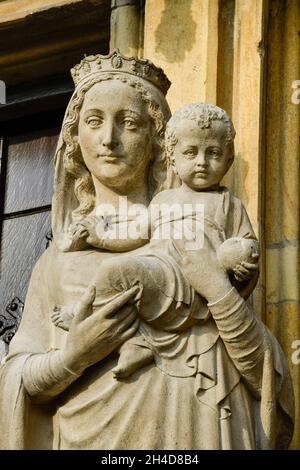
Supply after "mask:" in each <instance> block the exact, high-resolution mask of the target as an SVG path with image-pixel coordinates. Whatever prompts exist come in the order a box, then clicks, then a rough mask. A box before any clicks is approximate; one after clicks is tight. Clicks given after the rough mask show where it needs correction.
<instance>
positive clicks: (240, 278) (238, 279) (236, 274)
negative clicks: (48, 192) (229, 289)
mask: <svg viewBox="0 0 300 470" xmlns="http://www.w3.org/2000/svg"><path fill="white" fill-rule="evenodd" d="M234 277H235V278H236V280H237V281H239V282H243V281H244V279H243V277H242V276H240V275H239V274H238V273H235V274H234Z"/></svg>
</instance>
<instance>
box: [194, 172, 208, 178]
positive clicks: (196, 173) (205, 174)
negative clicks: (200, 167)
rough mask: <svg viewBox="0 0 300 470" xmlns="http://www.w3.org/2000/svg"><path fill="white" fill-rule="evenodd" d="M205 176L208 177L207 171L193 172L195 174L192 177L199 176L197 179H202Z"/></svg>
mask: <svg viewBox="0 0 300 470" xmlns="http://www.w3.org/2000/svg"><path fill="white" fill-rule="evenodd" d="M207 175H208V173H207V171H195V173H194V176H199V177H202V178H204V177H205V176H207Z"/></svg>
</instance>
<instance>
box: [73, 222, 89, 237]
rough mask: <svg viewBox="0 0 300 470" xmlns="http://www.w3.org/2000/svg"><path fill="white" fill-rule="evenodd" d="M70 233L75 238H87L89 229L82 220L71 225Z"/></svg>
mask: <svg viewBox="0 0 300 470" xmlns="http://www.w3.org/2000/svg"><path fill="white" fill-rule="evenodd" d="M69 234H70V235H71V237H72V238H73V239H75V240H78V239H79V238H86V237H87V236H88V231H87V229H86V227H85V226H84V225H83V224H82V223H81V222H78V223H77V224H74V225H72V226H71V227H70V229H69Z"/></svg>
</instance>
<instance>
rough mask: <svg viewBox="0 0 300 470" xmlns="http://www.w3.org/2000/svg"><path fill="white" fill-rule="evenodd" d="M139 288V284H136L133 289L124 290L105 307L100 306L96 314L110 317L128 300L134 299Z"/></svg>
mask: <svg viewBox="0 0 300 470" xmlns="http://www.w3.org/2000/svg"><path fill="white" fill-rule="evenodd" d="M139 290H140V288H139V286H134V287H132V288H131V289H129V290H127V291H125V292H122V293H121V294H120V295H119V296H118V297H116V298H115V299H113V300H112V301H111V302H109V303H108V304H107V305H105V306H104V307H102V308H100V309H99V311H98V312H96V313H95V314H94V315H97V316H98V317H106V318H109V317H110V316H112V315H114V314H115V313H116V312H118V311H119V310H120V309H121V308H122V307H123V306H124V305H125V304H127V302H129V301H130V300H132V299H134V297H135V296H136V295H137V293H138V292H139Z"/></svg>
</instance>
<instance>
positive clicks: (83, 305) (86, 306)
mask: <svg viewBox="0 0 300 470" xmlns="http://www.w3.org/2000/svg"><path fill="white" fill-rule="evenodd" d="M95 297H96V287H95V286H94V285H91V286H89V287H88V288H87V289H85V291H84V293H83V296H82V297H81V299H80V300H79V302H78V303H77V305H76V307H75V311H76V312H75V321H76V322H80V321H82V320H84V319H85V318H86V317H87V316H88V314H89V312H90V307H91V305H92V303H93V302H94V300H95Z"/></svg>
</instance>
